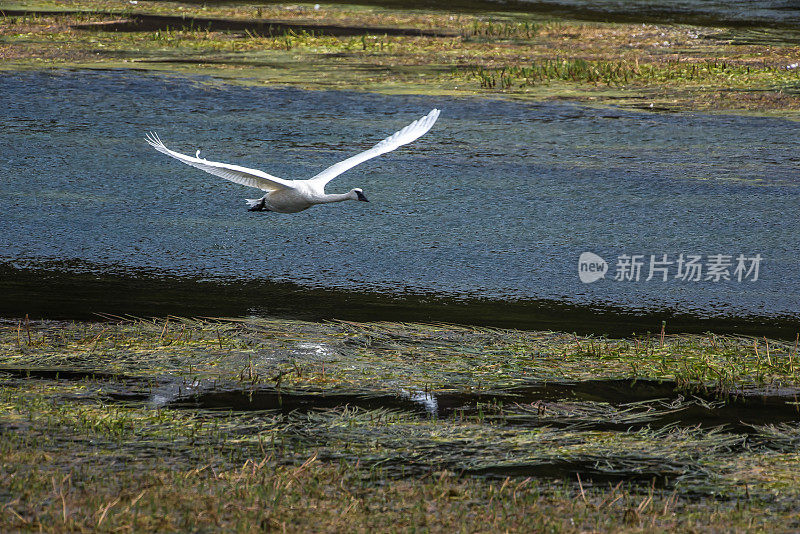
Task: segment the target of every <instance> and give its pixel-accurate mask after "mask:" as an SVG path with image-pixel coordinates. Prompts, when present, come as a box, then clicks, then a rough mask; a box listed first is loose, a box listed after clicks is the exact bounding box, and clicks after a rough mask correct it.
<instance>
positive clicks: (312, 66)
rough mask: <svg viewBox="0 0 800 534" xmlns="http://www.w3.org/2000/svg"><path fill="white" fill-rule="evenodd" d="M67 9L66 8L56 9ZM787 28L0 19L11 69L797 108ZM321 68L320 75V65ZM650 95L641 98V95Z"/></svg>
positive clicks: (323, 12)
mask: <svg viewBox="0 0 800 534" xmlns="http://www.w3.org/2000/svg"><path fill="white" fill-rule="evenodd" d="M53 8H56V9H58V10H64V9H67V10H68V11H62V12H63V14H59V13H58V12H56V11H53ZM796 42H797V39H796V38H795V36H794V35H793V34H791V32H788V33H787V32H786V31H784V32H783V33H780V32H771V33H770V32H761V33H757V34H754V32H752V31H750V32H747V31H744V30H742V31H739V32H738V33H737V32H736V31H733V32H732V31H730V30H726V29H724V28H708V27H690V26H674V25H653V24H645V25H642V24H624V23H599V22H582V21H571V20H560V19H557V20H556V19H552V18H543V17H542V16H538V17H537V16H535V15H532V14H526V13H519V14H510V13H484V14H465V13H461V14H447V13H438V12H430V11H416V10H401V9H392V8H369V9H359V8H355V7H353V6H334V5H326V6H325V7H324V8H321V9H314V8H313V6H311V5H308V6H305V5H299V6H288V5H286V6H285V5H279V4H274V5H273V4H270V5H269V6H260V7H259V6H256V7H254V6H250V5H237V4H227V3H225V4H221V5H213V6H208V5H181V6H178V7H177V12H176V8H175V6H173V5H172V4H169V3H166V2H146V3H139V4H136V5H132V4H130V3H128V2H114V1H108V2H91V3H81V2H68V3H65V2H57V1H54V2H42V3H37V4H36V5H35V6H31V7H30V8H28V10H27V11H20V10H17V11H11V10H10V11H8V12H7V13H6V16H5V17H3V18H0V55H2V57H3V59H4V65H3V68H5V69H9V68H31V67H35V68H41V67H43V66H44V67H57V66H71V67H72V66H81V67H101V66H102V67H104V68H106V67H114V68H137V69H148V70H177V71H181V72H190V73H201V74H210V75H213V76H215V77H219V78H222V79H225V80H227V81H228V82H236V83H251V84H252V83H259V84H261V83H269V84H283V85H297V86H301V87H306V88H312V89H314V88H325V89H329V88H342V89H351V90H367V91H379V92H390V93H396V92H405V93H408V92H412V93H434V94H450V95H452V94H457V95H474V94H485V93H487V92H488V93H490V94H492V95H497V94H500V95H510V96H513V97H514V98H526V99H532V100H541V99H550V98H562V97H569V98H571V99H577V100H585V101H599V102H613V103H614V104H616V105H630V106H634V107H649V104H650V103H652V104H654V105H655V106H656V107H657V108H662V109H663V108H667V109H676V108H677V109H687V108H691V109H712V110H713V109H725V110H730V109H742V110H760V111H761V112H775V111H780V112H781V113H782V114H784V115H791V114H792V113H795V112H796V111H797V110H798V109H800V104H799V103H800V100H798V96H797V95H798V87H800V80H799V79H798V74H797V72H798V70H797V69H787V68H785V67H786V66H788V65H791V64H793V63H794V62H796V58H797V54H798V47H797V44H796ZM321 73H324V75H321ZM643 100H644V101H645V106H643V105H642V104H643Z"/></svg>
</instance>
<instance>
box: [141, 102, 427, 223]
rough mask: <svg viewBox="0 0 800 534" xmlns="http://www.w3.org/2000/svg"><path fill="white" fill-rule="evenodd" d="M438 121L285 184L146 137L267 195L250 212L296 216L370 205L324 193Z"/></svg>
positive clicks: (360, 196) (354, 192) (353, 196)
mask: <svg viewBox="0 0 800 534" xmlns="http://www.w3.org/2000/svg"><path fill="white" fill-rule="evenodd" d="M438 117H439V110H438V109H433V110H431V112H430V113H428V114H427V115H425V116H424V117H422V118H420V119H418V120H415V121H414V122H412V123H411V124H409V125H408V126H406V127H405V128H403V129H402V130H400V131H399V132H395V133H394V134H392V135H390V136H389V137H387V138H386V139H384V140H383V141H381V142H380V143H378V144H377V145H375V146H374V147H372V148H370V149H369V150H366V151H364V152H362V153H360V154H357V155H355V156H353V157H351V158H348V159H346V160H344V161H340V162H339V163H337V164H335V165H331V166H330V167H328V168H327V169H325V170H324V171H322V172H321V173H319V174H317V175H316V176H314V177H313V178H311V179H309V180H284V179H283V178H278V177H276V176H272V175H270V174H267V173H265V172H263V171H259V170H258V169H248V168H247V167H240V166H238V165H231V164H229V163H218V162H216V161H208V160H207V159H202V158H200V151H199V150H198V151H197V153H196V154H195V157H192V156H187V155H185V154H181V153H179V152H175V151H173V150H170V149H168V148H167V147H166V146H164V143H162V142H161V139H160V138H159V137H158V134H156V133H155V132H150V133H148V134H147V137H146V139H147V142H148V143H150V146H152V147H153V148H155V149H156V150H158V151H159V152H161V153H162V154H166V155H167V156H172V157H173V158H175V159H177V160H179V161H182V162H183V163H185V164H187V165H191V166H192V167H197V168H198V169H201V170H204V171H206V172H208V173H211V174H214V175H216V176H219V177H221V178H225V179H226V180H230V181H231V182H236V183H237V184H242V185H247V186H250V187H255V188H257V189H261V190H262V191H266V194H265V195H264V196H263V197H261V198H258V199H247V204H248V206H249V211H275V212H278V213H297V212H298V211H303V210H305V209H308V208H310V207H311V206H314V205H315V204H328V203H330V202H341V201H343V200H362V201H364V202H367V197H365V196H364V192H363V191H362V190H361V189H358V188H356V189H351V190H350V191H349V192H347V193H342V194H338V195H337V194H328V193H325V185H326V184H327V183H328V182H330V181H331V180H333V179H334V178H336V177H337V176H339V175H340V174H342V173H343V172H345V171H347V170H349V169H352V168H353V167H355V166H356V165H358V164H359V163H363V162H365V161H367V160H368V159H372V158H374V157H376V156H380V155H381V154H386V153H387V152H391V151H392V150H394V149H396V148H398V147H401V146H403V145H406V144H408V143H410V142H411V141H414V140H416V139H419V138H420V137H422V136H423V135H425V133H427V132H428V130H430V129H431V127H432V126H433V123H435V122H436V119H437V118H438Z"/></svg>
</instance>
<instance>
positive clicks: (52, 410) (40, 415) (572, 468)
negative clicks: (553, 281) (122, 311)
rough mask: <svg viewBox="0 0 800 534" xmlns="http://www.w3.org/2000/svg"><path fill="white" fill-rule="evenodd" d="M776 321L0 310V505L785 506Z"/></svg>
mask: <svg viewBox="0 0 800 534" xmlns="http://www.w3.org/2000/svg"><path fill="white" fill-rule="evenodd" d="M799 363H800V362H798V348H797V346H796V344H795V343H787V342H779V341H773V340H768V339H763V338H761V339H758V338H745V337H731V336H714V335H705V336H685V335H682V336H670V335H668V334H667V333H666V332H665V333H664V335H663V336H662V335H661V334H660V333H659V334H656V335H650V336H646V337H642V338H634V339H626V340H614V339H603V338H587V337H576V336H573V335H568V334H561V333H552V332H522V331H512V330H500V329H479V328H466V327H454V326H446V325H418V324H403V323H347V322H337V323H324V324H320V323H308V322H299V321H281V320H274V321H271V320H264V319H243V320H210V319H206V320H190V319H181V318H174V317H173V318H169V319H167V320H152V321H151V320H141V319H133V318H131V319H126V320H121V319H113V318H110V320H108V321H106V322H102V323H65V322H44V323H40V322H37V323H29V322H26V321H24V320H23V321H18V322H6V323H4V324H3V325H2V326H0V368H2V370H0V377H2V382H0V384H2V385H1V386H0V432H1V433H0V451H1V452H0V457H2V466H0V498H1V499H2V505H0V528H2V529H3V530H6V531H7V530H19V529H22V530H39V529H40V528H44V529H46V530H51V531H52V530H56V531H60V530H63V529H65V528H67V529H74V530H82V529H93V528H97V527H100V528H101V529H102V530H137V529H157V530H165V529H166V530H169V529H180V530H184V529H193V530H198V529H200V530H203V529H208V528H225V529H233V530H238V531H244V532H249V531H256V530H259V529H268V530H280V531H282V530H287V531H308V530H325V531H366V530H374V529H378V530H412V529H417V530H463V531H503V530H518V529H521V528H524V529H529V530H530V529H536V530H547V531H555V532H576V531H586V530H597V531H609V532H616V531H620V530H627V531H641V530H646V531H667V530H670V531H671V530H674V529H676V528H678V529H683V530H692V529H696V530H701V529H702V530H706V529H719V530H726V531H729V530H752V529H755V530H758V529H760V530H765V531H766V530H769V531H773V532H774V531H778V530H783V531H791V530H793V529H796V528H797V526H798V525H797V523H796V522H797V517H798V511H799V510H798V506H797V502H798V488H799V487H800V485H799V484H798V482H800V480H798V476H800V475H798V473H800V455H798V453H797V445H798V443H800V426H798V422H800V412H799V411H800V407H799V406H798V401H797V396H796V395H797V392H798V390H800V377H798V364H799Z"/></svg>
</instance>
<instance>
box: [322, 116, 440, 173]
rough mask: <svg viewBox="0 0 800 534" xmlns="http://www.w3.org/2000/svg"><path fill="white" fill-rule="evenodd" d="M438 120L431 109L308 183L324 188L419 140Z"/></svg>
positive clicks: (332, 166)
mask: <svg viewBox="0 0 800 534" xmlns="http://www.w3.org/2000/svg"><path fill="white" fill-rule="evenodd" d="M438 118H439V110H438V109H433V110H431V112H430V113H428V114H427V115H425V116H424V117H422V118H421V119H418V120H415V121H414V122H412V123H411V124H409V125H408V126H406V127H405V128H403V129H402V130H400V131H399V132H395V133H393V134H392V135H390V136H389V137H387V138H386V139H384V140H383V141H381V142H380V143H378V144H377V145H375V146H374V147H372V148H370V149H369V150H367V151H365V152H362V153H361V154H358V155H355V156H353V157H352V158H348V159H346V160H344V161H340V162H339V163H337V164H336V165H331V166H330V167H328V168H327V169H325V170H324V171H322V172H321V173H319V174H318V175H316V176H314V177H313V178H311V179H310V180H309V182H311V183H312V184H314V185H315V186H317V187H325V184H327V183H328V182H330V181H331V180H333V179H334V178H336V177H337V176H339V175H340V174H342V173H343V172H344V171H346V170H348V169H352V168H353V167H355V166H356V165H358V164H359V163H364V162H365V161H367V160H368V159H372V158H374V157H376V156H380V155H381V154H386V153H387V152H391V151H392V150H394V149H396V148H398V147H401V146H403V145H406V144H408V143H410V142H411V141H414V140H416V139H419V138H420V137H422V136H423V135H425V134H426V133H427V132H428V130H430V129H431V127H432V126H433V123H435V122H436V119H438Z"/></svg>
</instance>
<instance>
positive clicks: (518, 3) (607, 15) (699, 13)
mask: <svg viewBox="0 0 800 534" xmlns="http://www.w3.org/2000/svg"><path fill="white" fill-rule="evenodd" d="M190 1H194V2H195V3H203V4H205V3H211V4H225V3H229V2H227V1H226V0H212V1H208V0H203V1H202V2H200V0H190ZM259 3H264V4H270V3H277V2H271V1H268V0H267V1H263V0H262V2H259ZM342 3H348V4H354V3H355V4H366V5H373V6H391V7H397V8H402V9H412V8H417V9H446V10H449V11H476V12H480V11H523V12H532V13H541V14H543V15H551V16H555V17H567V18H577V19H583V20H594V21H602V22H654V23H664V22H667V23H681V24H699V25H708V26H729V27H743V28H747V27H765V28H787V29H791V28H796V29H800V2H798V0H544V1H542V0H450V1H448V2H444V3H442V2H434V1H433V0H380V1H376V0H348V2H342Z"/></svg>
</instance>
